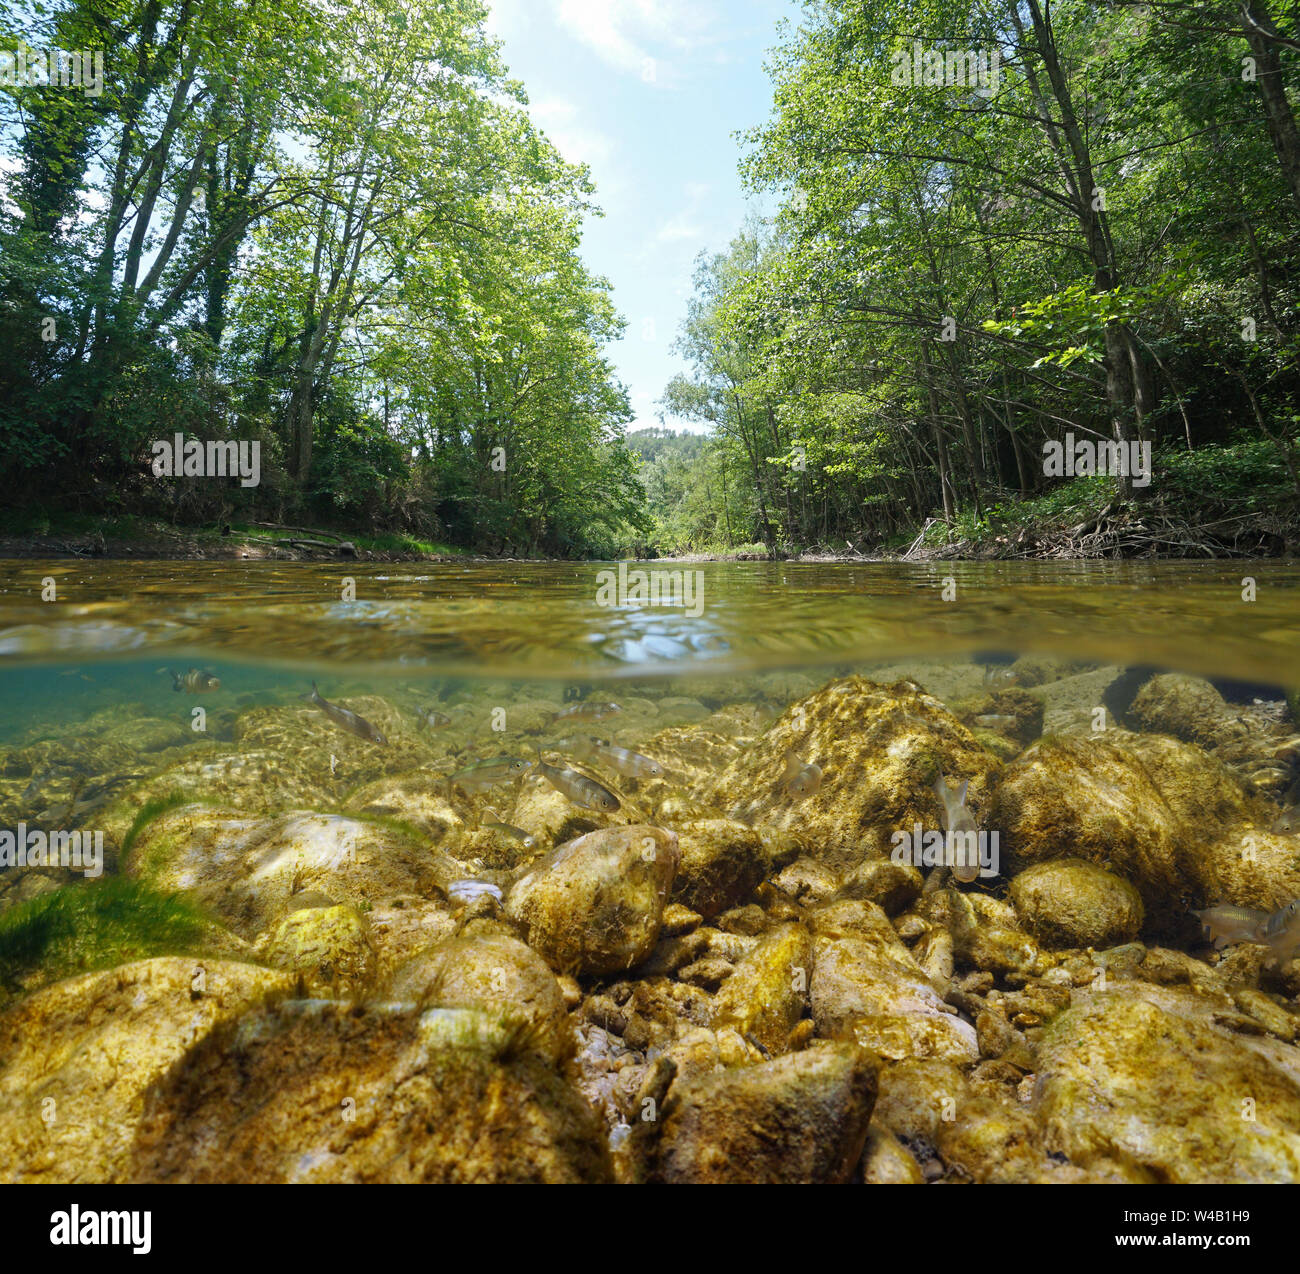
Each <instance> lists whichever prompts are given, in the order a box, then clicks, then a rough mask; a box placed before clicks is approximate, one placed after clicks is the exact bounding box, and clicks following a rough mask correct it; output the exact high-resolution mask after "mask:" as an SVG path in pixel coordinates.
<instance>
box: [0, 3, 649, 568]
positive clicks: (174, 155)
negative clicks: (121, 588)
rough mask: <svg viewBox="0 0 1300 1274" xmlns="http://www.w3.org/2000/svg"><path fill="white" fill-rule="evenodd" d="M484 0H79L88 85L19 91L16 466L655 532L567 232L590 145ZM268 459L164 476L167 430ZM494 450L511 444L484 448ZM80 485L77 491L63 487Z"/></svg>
mask: <svg viewBox="0 0 1300 1274" xmlns="http://www.w3.org/2000/svg"><path fill="white" fill-rule="evenodd" d="M486 17H487V10H486V7H485V6H484V5H483V4H482V3H480V2H479V0H445V2H444V3H437V4H432V3H414V4H412V3H409V2H408V0H376V3H374V4H371V5H368V6H364V7H362V8H356V7H355V6H342V7H338V6H336V7H333V8H330V7H329V6H325V7H322V6H320V5H317V4H314V3H312V2H311V0H284V3H277V4H276V5H274V6H271V7H269V8H268V7H265V6H256V5H254V6H248V5H244V4H241V3H237V2H236V0H197V3H191V2H190V0H60V2H58V3H55V4H54V5H52V6H50V7H48V8H47V7H45V6H37V7H36V8H35V9H33V10H31V12H30V13H27V14H25V15H24V16H23V17H21V18H16V19H15V22H16V23H17V25H18V28H19V29H18V31H17V32H16V33H15V34H16V36H21V37H22V38H25V39H27V40H28V41H29V42H30V43H31V44H32V45H34V46H36V47H38V48H44V47H59V48H65V49H81V48H92V49H93V48H97V47H98V48H102V47H103V44H104V42H105V40H106V39H108V38H111V40H112V43H113V49H112V55H111V56H110V57H108V58H107V59H106V69H107V82H106V84H105V89H104V92H103V94H102V96H100V97H91V96H90V95H88V94H82V93H78V92H72V91H68V92H58V93H56V92H53V91H46V90H45V89H43V88H28V87H25V86H24V87H20V88H18V89H15V90H10V91H0V341H3V342H4V346H5V349H6V353H7V357H6V359H5V361H4V362H3V363H2V364H0V480H4V481H5V482H6V483H7V485H8V486H9V487H10V489H13V490H18V491H24V492H27V491H30V492H34V493H35V492H42V491H43V492H51V491H53V492H57V493H60V494H61V495H62V496H63V497H65V498H63V499H61V500H60V503H61V504H62V505H64V506H66V505H67V504H69V503H75V504H76V506H77V508H78V509H79V510H82V511H85V512H98V513H103V512H106V511H107V512H114V511H115V512H136V513H143V514H146V515H149V516H157V517H163V518H166V519H168V520H170V521H172V522H179V523H189V524H191V525H193V524H196V523H202V522H208V521H214V520H220V521H229V520H232V519H233V520H239V519H244V520H259V519H260V520H274V521H284V520H286V519H287V518H296V519H306V518H308V517H314V518H317V519H320V520H324V521H328V522H333V523H335V524H339V525H344V526H348V527H356V528H358V529H359V530H363V531H366V532H368V533H369V534H371V535H373V536H383V535H396V536H399V537H400V536H410V537H414V539H415V540H433V539H448V540H451V541H452V542H454V543H457V544H461V545H472V546H474V547H476V548H480V549H486V550H488V551H499V552H512V553H517V552H554V553H571V554H575V555H582V554H585V553H589V552H592V551H596V550H599V549H603V548H604V547H606V546H607V545H608V544H610V543H612V542H615V541H619V540H621V539H623V538H626V537H627V536H628V535H630V534H636V533H639V532H642V531H644V530H645V529H646V528H647V527H648V522H647V520H646V514H645V510H644V497H643V494H642V491H641V488H640V486H639V485H638V484H637V483H636V481H635V474H634V466H633V461H632V457H631V455H630V453H629V452H628V451H627V449H626V447H625V445H624V444H623V441H622V435H621V428H622V425H623V424H624V423H625V422H626V421H627V420H628V419H629V417H630V411H629V407H628V400H627V394H626V391H625V390H624V388H623V387H622V386H621V385H620V384H619V383H618V382H617V380H616V378H615V377H614V375H613V371H612V368H611V366H610V363H609V361H608V358H607V356H606V354H605V350H606V347H607V346H608V344H609V342H610V341H612V340H614V339H616V338H617V337H618V335H619V334H620V332H621V330H622V320H621V319H620V318H619V316H618V315H617V314H616V313H615V311H614V308H613V305H612V303H611V301H610V297H609V286H608V284H607V283H606V281H605V280H603V279H600V278H597V277H595V276H593V275H592V274H591V273H590V272H589V271H588V270H587V269H586V267H585V266H584V265H583V263H582V260H581V257H580V255H579V245H580V242H581V232H582V222H583V219H584V218H585V217H586V216H588V215H592V214H593V213H595V212H596V211H597V210H596V209H595V207H594V205H593V203H592V194H593V190H592V186H591V182H590V179H589V176H588V174H587V172H586V170H585V169H583V168H581V167H577V166H574V165H570V164H568V163H566V162H565V161H564V160H563V159H562V158H561V157H560V155H559V154H558V152H557V151H556V150H555V148H554V147H553V146H552V145H551V143H550V142H549V141H548V140H547V138H546V137H545V136H544V135H543V134H541V133H540V132H538V131H537V129H536V128H535V127H534V126H533V124H532V122H531V120H530V118H529V116H528V114H527V111H526V109H525V103H526V98H525V95H524V92H523V89H522V87H521V86H520V85H519V84H517V83H515V82H514V81H512V80H511V79H510V78H509V77H508V73H507V71H506V68H505V67H504V66H503V65H502V62H501V59H500V51H499V49H498V48H497V47H496V46H494V45H493V43H492V42H491V41H490V40H489V38H488V37H487V35H486V33H485V29H484V24H485V21H486ZM177 431H179V432H181V433H183V434H186V435H188V436H191V437H194V438H199V439H202V440H207V439H230V440H248V441H257V442H259V443H260V444H261V447H262V481H261V484H260V485H259V486H258V487H257V488H255V489H249V488H243V487H241V486H240V485H239V484H238V482H237V481H236V480H233V479H232V480H229V481H226V482H220V481H217V482H214V481H212V480H210V479H203V480H200V479H193V478H191V479H165V480H161V481H156V480H154V478H153V476H152V474H151V472H150V468H149V459H150V444H151V442H152V441H153V440H154V439H158V438H163V437H167V438H170V436H171V435H172V434H173V433H174V432H177ZM498 457H500V458H502V461H503V463H502V464H500V465H497V464H495V463H494V460H495V459H496V458H498ZM71 493H75V499H73V500H70V499H68V498H67V497H68V496H69V495H70V494H71Z"/></svg>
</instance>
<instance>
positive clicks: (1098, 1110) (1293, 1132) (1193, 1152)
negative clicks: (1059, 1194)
mask: <svg viewBox="0 0 1300 1274" xmlns="http://www.w3.org/2000/svg"><path fill="white" fill-rule="evenodd" d="M1207 1007H1208V1006H1207V1005H1206V1004H1205V1003H1203V1001H1202V1000H1201V998H1200V997H1198V996H1197V995H1196V994H1195V993H1193V992H1190V991H1188V992H1181V993H1175V992H1173V991H1164V992H1155V991H1152V990H1146V989H1143V988H1141V987H1140V986H1129V987H1125V988H1123V989H1122V990H1117V991H1114V992H1107V993H1104V994H1096V995H1094V996H1092V997H1090V998H1089V999H1088V1000H1087V1001H1086V1002H1084V1003H1083V1004H1081V1005H1079V1006H1077V1007H1075V1008H1072V1009H1070V1010H1069V1011H1068V1012H1066V1013H1063V1014H1062V1015H1061V1016H1060V1017H1058V1018H1056V1019H1055V1020H1054V1021H1053V1022H1052V1023H1051V1025H1050V1026H1049V1027H1048V1028H1047V1030H1046V1032H1045V1034H1044V1036H1043V1040H1042V1044H1041V1046H1040V1049H1039V1068H1040V1069H1039V1077H1038V1087H1039V1093H1040V1097H1039V1105H1038V1110H1037V1117H1038V1121H1039V1124H1040V1126H1041V1128H1042V1131H1043V1140H1044V1142H1045V1144H1046V1145H1047V1146H1048V1147H1049V1148H1050V1149H1053V1150H1056V1151H1058V1152H1059V1153H1061V1154H1063V1155H1065V1156H1066V1157H1067V1158H1068V1159H1069V1160H1070V1161H1071V1162H1073V1163H1075V1164H1078V1165H1080V1166H1083V1167H1088V1166H1089V1165H1090V1164H1091V1163H1093V1162H1094V1161H1096V1160H1100V1161H1102V1162H1110V1163H1118V1164H1120V1165H1123V1166H1124V1168H1125V1169H1127V1170H1128V1171H1129V1172H1130V1173H1131V1174H1132V1179H1137V1180H1146V1181H1158V1182H1166V1183H1186V1182H1203V1183H1204V1182H1219V1181H1245V1182H1283V1181H1295V1180H1296V1179H1297V1177H1300V1051H1298V1050H1296V1049H1295V1048H1293V1047H1292V1046H1290V1045H1287V1044H1282V1043H1277V1042H1274V1041H1270V1040H1267V1039H1261V1038H1258V1037H1252V1036H1241V1035H1236V1034H1234V1033H1232V1032H1231V1031H1229V1030H1226V1029H1224V1028H1222V1027H1220V1026H1218V1025H1215V1024H1213V1022H1212V1020H1211V1015H1210V1013H1209V1012H1207ZM1085 1109H1086V1110H1087V1112H1088V1117H1087V1118H1086V1119H1080V1118H1079V1112H1080V1111H1081V1110H1085Z"/></svg>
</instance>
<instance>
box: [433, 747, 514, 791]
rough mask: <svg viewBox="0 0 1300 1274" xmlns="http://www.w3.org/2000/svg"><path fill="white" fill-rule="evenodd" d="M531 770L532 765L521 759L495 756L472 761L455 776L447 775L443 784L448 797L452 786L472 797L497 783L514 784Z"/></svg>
mask: <svg viewBox="0 0 1300 1274" xmlns="http://www.w3.org/2000/svg"><path fill="white" fill-rule="evenodd" d="M532 768H533V763H532V762H531V761H526V760H524V758H523V757H519V756H497V757H492V758H491V759H490V760H487V761H473V762H471V763H470V764H469V765H467V766H465V768H464V769H461V770H457V771H456V772H455V774H449V775H447V777H446V778H445V779H444V780H443V782H444V784H445V786H446V789H447V793H448V795H450V794H451V789H452V787H453V786H459V787H461V788H463V789H464V790H465V791H466V792H468V793H469V794H470V795H471V796H473V795H474V794H475V793H476V792H481V791H483V789H484V788H489V787H495V786H496V785H497V784H498V783H515V782H517V781H519V780H520V779H522V778H523V777H524V775H525V774H527V773H528V771H529V770H531V769H532Z"/></svg>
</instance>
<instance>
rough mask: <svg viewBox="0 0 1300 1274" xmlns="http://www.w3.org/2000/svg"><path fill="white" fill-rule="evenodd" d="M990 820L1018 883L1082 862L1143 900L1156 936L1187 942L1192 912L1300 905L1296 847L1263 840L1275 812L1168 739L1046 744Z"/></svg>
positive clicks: (1021, 763)
mask: <svg viewBox="0 0 1300 1274" xmlns="http://www.w3.org/2000/svg"><path fill="white" fill-rule="evenodd" d="M993 819H994V822H995V825H996V826H998V827H999V828H1000V829H1001V831H1002V833H1003V838H1004V839H1003V844H1004V845H1005V847H1006V851H1007V859H1008V865H1009V869H1010V871H1011V872H1012V873H1013V874H1016V873H1019V872H1020V871H1023V870H1024V869H1025V868H1026V867H1029V866H1032V865H1033V864H1035V863H1038V862H1043V861H1048V860H1053V859H1060V858H1081V859H1084V860H1086V861H1088V862H1090V863H1092V864H1093V865H1094V866H1097V867H1101V868H1104V869H1105V870H1107V871H1109V872H1111V873H1113V874H1114V875H1117V876H1119V877H1121V878H1123V879H1125V880H1127V881H1129V882H1130V883H1131V884H1133V885H1134V886H1135V887H1136V888H1137V890H1138V892H1139V894H1140V895H1141V898H1142V903H1143V906H1144V909H1145V912H1146V921H1145V923H1146V925H1147V927H1148V928H1149V929H1150V930H1151V931H1153V932H1165V933H1184V934H1185V933H1187V932H1188V930H1187V923H1186V922H1187V908H1188V907H1189V906H1210V905H1214V904H1217V903H1221V902H1232V903H1237V904H1239V905H1243V906H1256V907H1268V908H1273V907H1279V906H1282V905H1283V904H1284V903H1286V902H1288V901H1290V899H1291V898H1294V897H1296V896H1297V894H1300V863H1297V862H1296V861H1295V854H1294V846H1292V847H1291V848H1290V850H1289V849H1288V846H1287V844H1286V840H1287V838H1284V837H1278V836H1275V835H1273V834H1271V833H1269V832H1267V831H1266V830H1265V828H1266V827H1267V825H1268V821H1269V819H1270V807H1269V806H1267V804H1266V803H1265V802H1263V801H1261V800H1260V799H1259V798H1258V797H1254V796H1251V795H1248V794H1247V793H1246V792H1245V790H1244V789H1243V787H1242V785H1241V783H1240V782H1239V781H1238V780H1237V779H1236V778H1235V777H1233V775H1232V774H1231V773H1230V772H1229V771H1228V770H1227V769H1226V768H1225V767H1224V766H1223V764H1222V763H1221V762H1220V761H1218V760H1217V759H1216V758H1214V757H1212V756H1210V755H1208V754H1207V753H1205V752H1204V751H1203V750H1202V749H1201V748H1199V747H1196V746H1194V745H1192V744H1188V743H1183V742H1180V741H1178V740H1176V739H1172V738H1169V737H1167V736H1161V735H1135V734H1129V733H1127V732H1125V731H1122V730H1113V731H1108V732H1107V733H1106V735H1105V736H1104V737H1097V738H1086V739H1085V738H1051V739H1043V740H1041V741H1040V742H1038V743H1037V744H1035V745H1034V746H1033V747H1031V748H1029V749H1028V750H1027V751H1026V752H1025V753H1024V754H1023V755H1022V756H1020V757H1019V758H1018V759H1017V760H1016V761H1015V762H1014V763H1013V764H1012V765H1010V766H1008V767H1007V770H1006V772H1005V773H1004V775H1003V781H1002V783H1001V785H1000V786H999V788H998V792H997V798H996V802H995V808H994V812H993ZM1247 899H1251V901H1247Z"/></svg>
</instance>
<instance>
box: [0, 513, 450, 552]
mask: <svg viewBox="0 0 1300 1274" xmlns="http://www.w3.org/2000/svg"><path fill="white" fill-rule="evenodd" d="M318 533H319V534H322V535H325V536H328V537H333V536H340V537H342V538H343V539H347V540H351V541H352V543H353V544H355V545H356V547H357V549H358V550H360V551H361V552H362V553H380V554H409V555H411V556H418V557H468V556H472V555H471V554H470V552H469V550H467V549H463V548H457V547H455V546H453V545H450V544H440V543H438V542H437V541H434V540H424V539H421V538H420V537H419V536H415V535H409V534H407V533H405V532H385V533H383V534H381V535H364V534H362V533H360V532H357V531H350V530H346V529H341V530H340V529H336V528H333V527H321V528H319V532H318ZM93 535H100V536H102V537H103V538H104V539H105V540H126V541H136V542H142V543H149V542H152V541H156V540H159V539H167V538H173V537H176V536H183V537H185V538H187V539H192V540H196V541H198V542H199V543H201V544H214V545H215V544H218V543H220V542H221V541H222V540H223V539H226V538H227V537H223V536H222V534H221V527H220V526H218V525H216V524H215V523H209V524H206V525H198V526H178V525H174V524H172V523H169V522H163V521H160V520H159V519H156V518H143V517H137V516H135V515H134V514H129V513H128V514H90V513H71V512H68V511H66V510H62V509H44V508H40V507H37V506H32V507H28V508H22V509H3V510H0V536H8V537H12V538H15V539H18V538H25V537H29V536H32V537H40V538H42V539H46V538H50V537H54V538H75V537H84V536H93ZM295 535H296V536H298V537H299V538H301V539H310V538H311V536H310V535H308V534H305V533H303V532H293V531H281V530H274V529H272V528H270V527H264V526H253V525H251V524H249V523H247V522H232V523H231V524H230V538H234V539H238V540H242V541H246V542H248V543H268V544H269V543H273V542H274V541H276V540H281V539H287V538H292V537H293V536H295Z"/></svg>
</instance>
